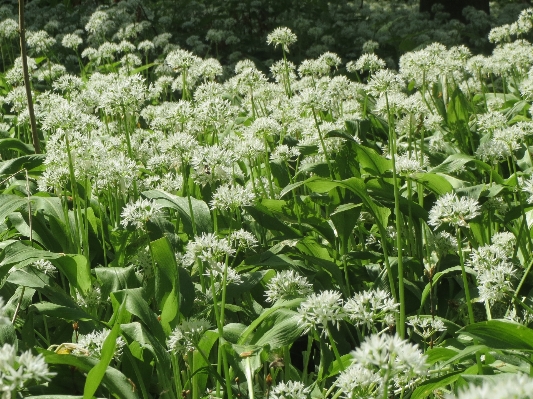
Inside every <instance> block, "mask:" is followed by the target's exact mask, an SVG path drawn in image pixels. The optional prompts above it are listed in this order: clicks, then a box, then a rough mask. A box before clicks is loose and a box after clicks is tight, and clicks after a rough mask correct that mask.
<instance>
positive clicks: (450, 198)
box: [428, 193, 480, 227]
mask: <svg viewBox="0 0 533 399" xmlns="http://www.w3.org/2000/svg"><path fill="white" fill-rule="evenodd" d="M479 211H480V205H479V203H478V202H477V201H476V200H475V199H473V198H469V197H457V194H456V193H447V194H444V195H443V196H442V197H439V198H438V199H437V201H435V204H434V205H433V207H432V208H431V210H430V211H429V220H428V224H430V225H431V226H434V227H439V226H440V225H441V224H443V223H446V224H449V225H451V226H456V227H468V220H471V219H474V218H475V217H476V216H478V215H479Z"/></svg>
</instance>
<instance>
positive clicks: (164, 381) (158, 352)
mask: <svg viewBox="0 0 533 399" xmlns="http://www.w3.org/2000/svg"><path fill="white" fill-rule="evenodd" d="M120 327H121V329H122V333H123V336H124V337H125V338H127V339H128V342H130V343H131V342H136V343H138V344H139V345H140V347H141V348H146V349H147V350H148V351H150V352H151V353H152V355H153V356H154V357H155V359H156V362H155V368H156V371H157V378H158V381H159V384H160V385H161V386H162V388H163V390H166V389H173V385H172V383H171V381H170V379H169V377H168V375H169V370H171V368H172V364H171V361H170V356H171V355H170V354H169V353H168V352H167V350H166V348H165V347H164V346H162V344H161V343H160V342H159V341H158V340H157V339H156V338H155V337H154V336H153V335H152V334H151V333H150V332H149V331H148V330H147V329H146V328H145V327H144V326H142V325H141V324H140V323H137V322H135V323H129V324H122V325H121V326H120ZM140 360H143V359H140ZM172 397H173V396H172V395H170V393H168V392H167V393H165V394H162V395H161V398H162V399H166V398H172Z"/></svg>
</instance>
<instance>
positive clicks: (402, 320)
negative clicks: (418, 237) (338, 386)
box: [385, 92, 405, 339]
mask: <svg viewBox="0 0 533 399" xmlns="http://www.w3.org/2000/svg"><path fill="white" fill-rule="evenodd" d="M385 101H386V104H387V115H388V122H389V123H388V124H389V149H390V150H389V151H390V155H391V160H392V179H393V181H394V214H395V217H396V247H397V250H398V294H399V302H400V323H399V325H398V333H399V335H400V338H402V339H404V338H405V289H404V282H403V278H404V271H403V253H402V251H403V243H402V219H401V214H400V189H399V187H398V175H397V173H396V137H395V134H394V127H393V123H392V115H391V112H390V108H389V97H388V95H387V93H386V92H385Z"/></svg>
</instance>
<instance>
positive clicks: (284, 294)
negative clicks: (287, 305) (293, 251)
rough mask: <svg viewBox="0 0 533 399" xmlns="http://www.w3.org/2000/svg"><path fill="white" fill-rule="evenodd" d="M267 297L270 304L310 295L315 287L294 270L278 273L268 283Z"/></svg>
mask: <svg viewBox="0 0 533 399" xmlns="http://www.w3.org/2000/svg"><path fill="white" fill-rule="evenodd" d="M266 288H267V290H266V291H265V295H266V297H267V299H266V300H267V301H268V302H276V301H277V300H279V299H290V298H294V297H301V296H307V295H310V294H311V293H312V292H313V285H312V284H310V283H309V281H307V278H305V277H304V276H301V275H299V274H298V273H296V272H295V271H294V270H283V271H281V272H277V273H276V275H275V276H274V277H272V279H270V281H269V282H268V283H267V286H266Z"/></svg>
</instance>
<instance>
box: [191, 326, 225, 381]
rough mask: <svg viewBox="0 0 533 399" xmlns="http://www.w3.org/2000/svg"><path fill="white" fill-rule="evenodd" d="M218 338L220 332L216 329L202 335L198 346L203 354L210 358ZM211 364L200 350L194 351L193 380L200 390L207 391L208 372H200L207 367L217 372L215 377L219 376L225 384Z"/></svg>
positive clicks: (210, 370)
mask: <svg viewBox="0 0 533 399" xmlns="http://www.w3.org/2000/svg"><path fill="white" fill-rule="evenodd" d="M217 340H218V333H216V332H214V331H206V332H204V334H203V335H202V338H200V342H198V348H199V349H200V350H201V351H202V352H203V354H204V355H205V356H206V357H207V358H208V359H209V354H210V353H211V349H212V348H213V345H214V344H215V343H216V342H217ZM210 366H211V365H210V364H208V363H207V362H206V360H205V359H204V357H203V356H202V355H201V354H200V353H199V352H198V350H195V351H194V352H193V370H192V372H193V380H195V381H194V382H195V384H194V386H195V388H197V389H198V390H199V392H205V389H206V385H207V377H208V375H207V374H204V373H199V371H200V370H201V369H204V368H207V369H208V370H209V372H211V373H215V375H214V377H215V378H217V379H218V380H219V381H220V382H221V383H222V384H225V381H224V380H223V379H222V377H220V376H219V375H216V368H214V367H212V366H211V367H210Z"/></svg>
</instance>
